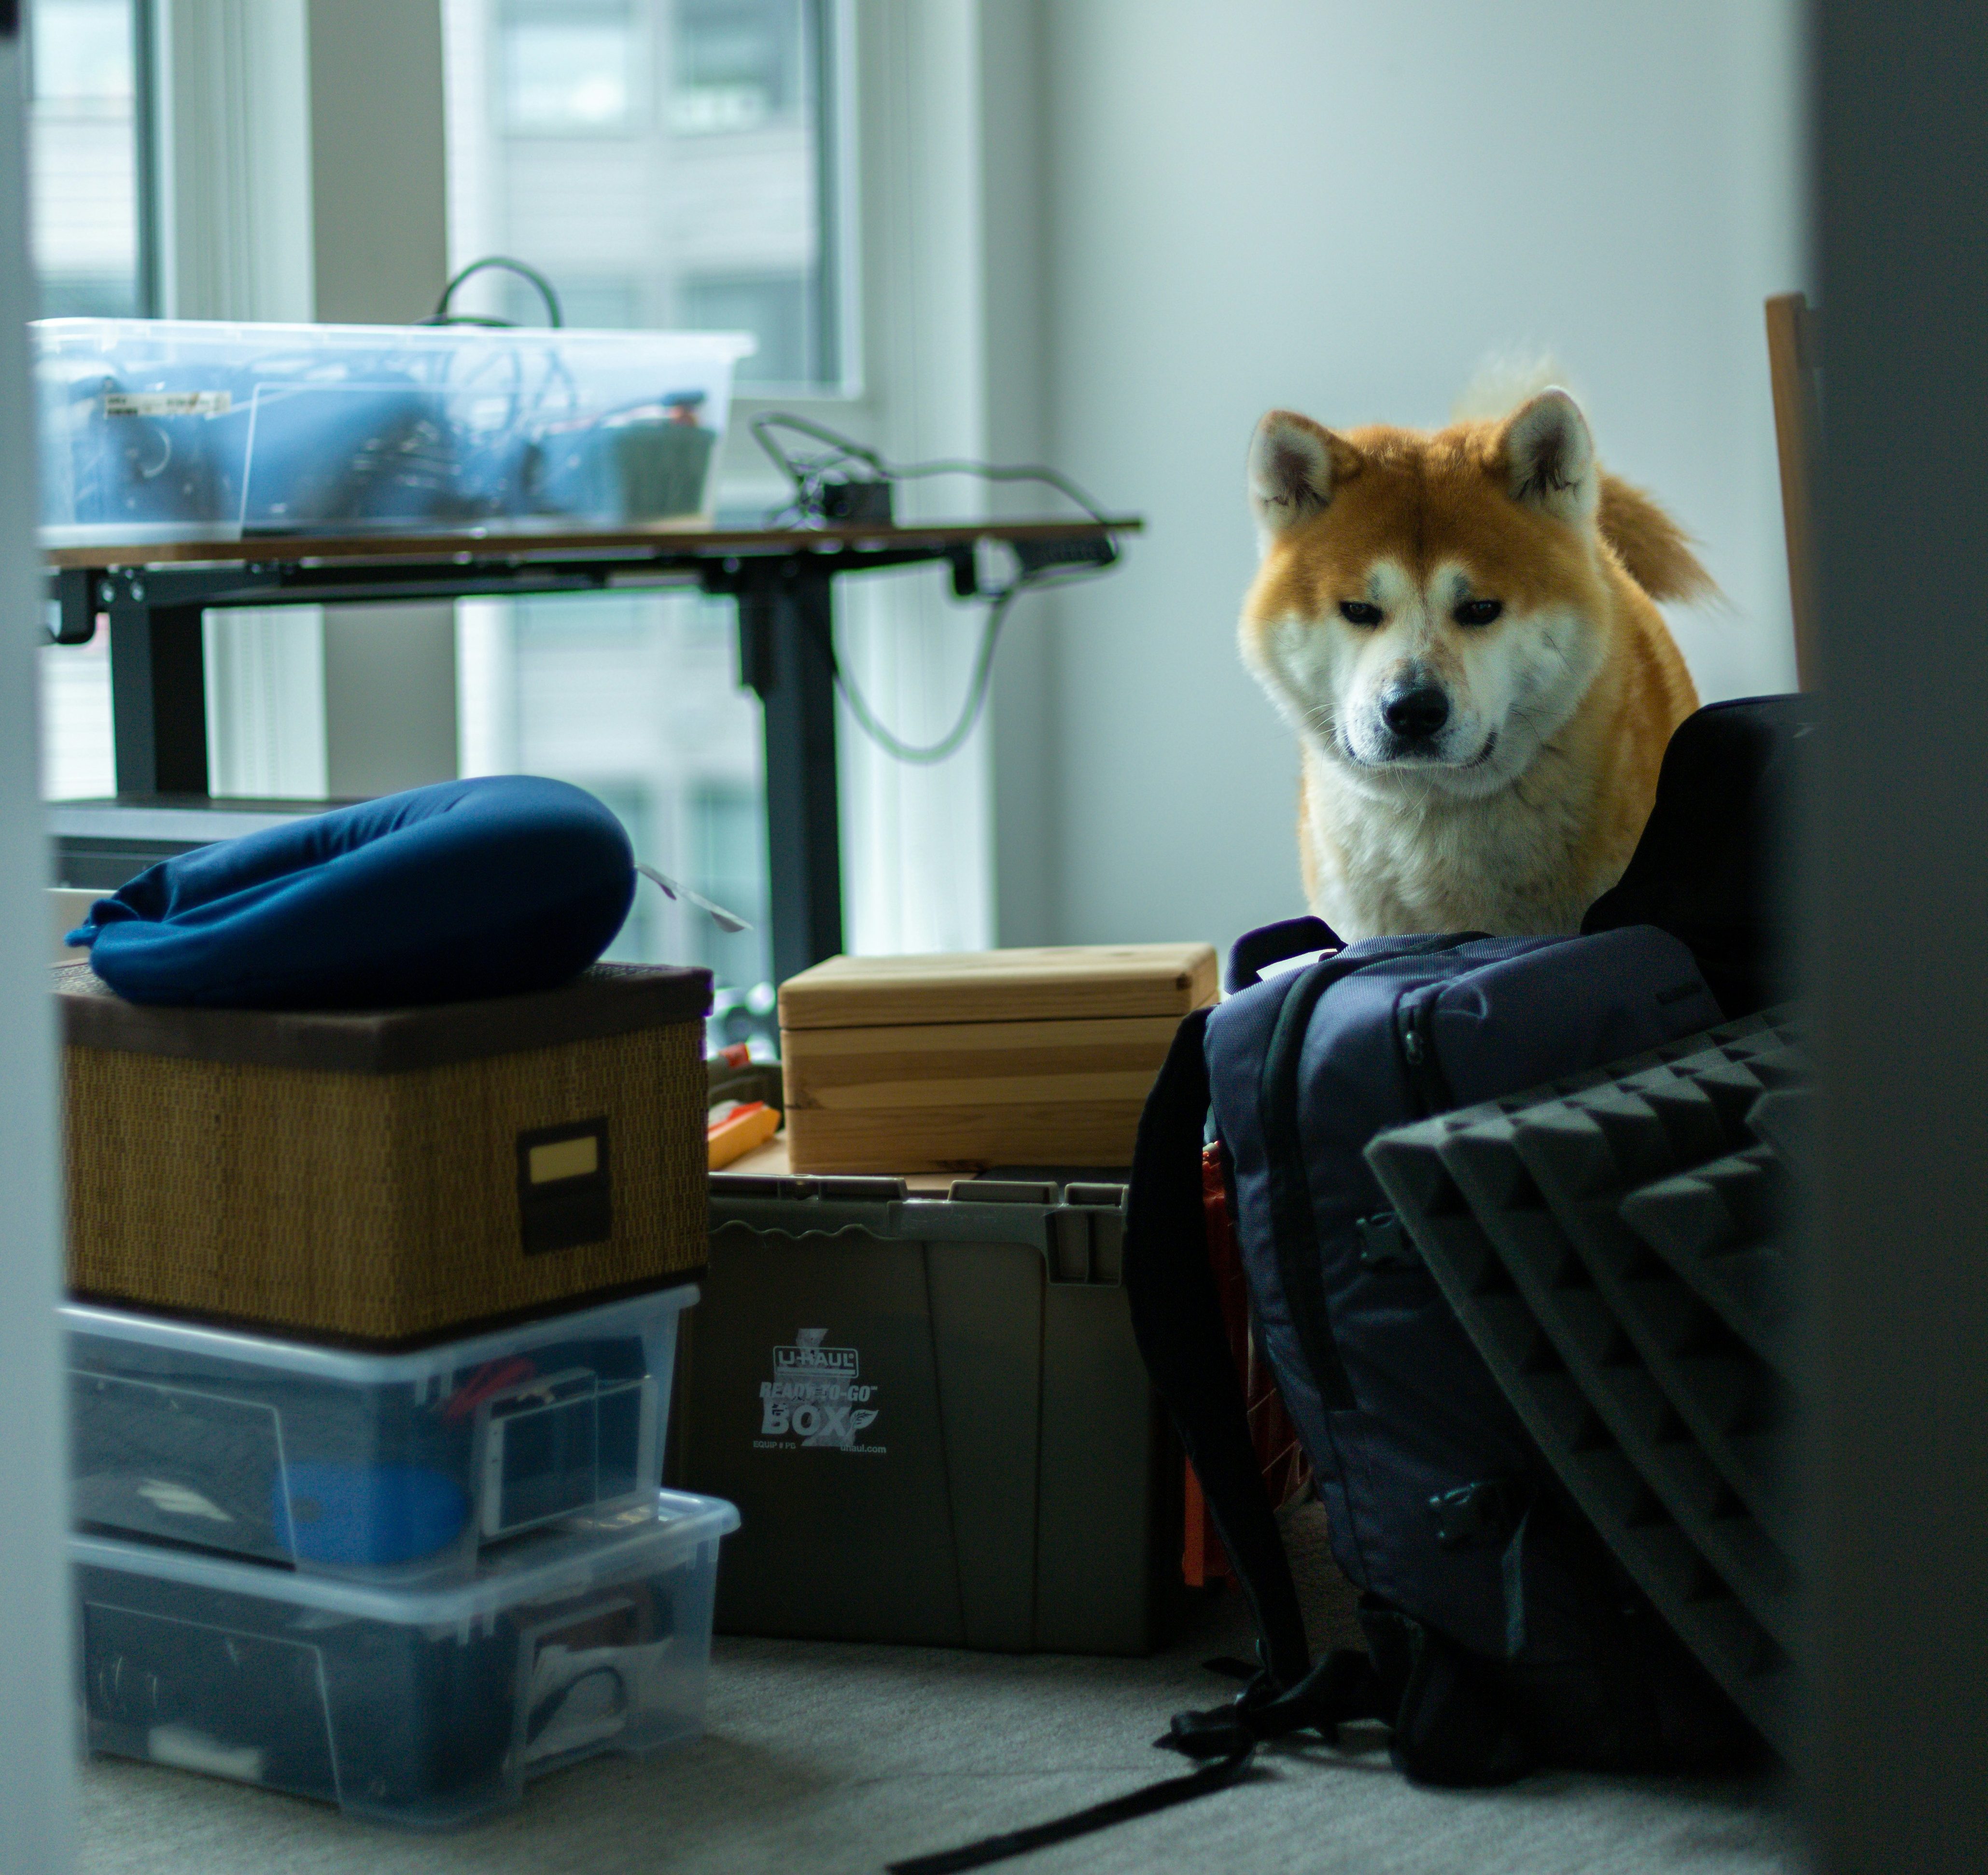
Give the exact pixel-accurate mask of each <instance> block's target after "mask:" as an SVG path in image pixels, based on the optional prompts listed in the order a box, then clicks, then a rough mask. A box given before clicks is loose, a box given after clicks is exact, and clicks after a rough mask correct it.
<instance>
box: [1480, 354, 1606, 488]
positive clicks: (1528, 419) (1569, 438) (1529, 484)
mask: <svg viewBox="0 0 1988 1875" xmlns="http://www.w3.org/2000/svg"><path fill="white" fill-rule="evenodd" d="M1498 443H1499V450H1500V451H1501V453H1502V454H1503V458H1504V464H1505V473H1506V477H1507V478H1508V480H1507V485H1508V487H1509V488H1510V490H1511V495H1512V499H1513V501H1515V502H1520V503H1522V504H1523V505H1525V506H1526V507H1528V508H1539V509H1540V510H1541V511H1542V512H1544V513H1546V514H1550V515H1554V516H1555V517H1556V518H1557V519H1560V520H1562V521H1568V522H1581V521H1587V520H1591V519H1593V518H1594V511H1595V508H1596V505H1597V503H1598V502H1599V501H1600V499H1601V471H1599V470H1598V469H1597V468H1596V467H1595V463H1594V437H1592V436H1591V435H1590V434H1588V431H1587V418H1586V417H1584V416H1582V415H1581V406H1580V405H1579V404H1577V403H1575V402H1574V400H1573V398H1571V397H1569V396H1568V395H1567V393H1566V392H1565V391H1564V390H1560V388H1559V387H1557V386H1555V387H1553V388H1551V389H1550V390H1543V391H1541V392H1540V394H1539V395H1538V396H1537V397H1534V398H1533V399H1532V400H1530V402H1527V403H1525V404H1520V407H1518V408H1517V409H1516V410H1514V411H1513V413H1512V414H1511V415H1510V417H1507V418H1506V421H1505V427H1504V428H1503V430H1502V431H1500V432H1499V437H1498Z"/></svg>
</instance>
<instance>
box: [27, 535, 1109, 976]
mask: <svg viewBox="0 0 1988 1875" xmlns="http://www.w3.org/2000/svg"><path fill="white" fill-rule="evenodd" d="M1140 526H1141V523H1140V522H1138V521H1136V520H1132V519H1111V520H1108V521H1106V522H1101V523H1100V522H1096V521H1091V520H1084V521H1001V522H992V521H990V522H960V523H947V524H942V525H932V526H927V527H917V526H914V527H878V526H874V525H867V526H863V527H831V528H823V529H806V530H802V529H711V528H696V529H679V528H670V527H668V526H664V527H652V528H646V529H631V530H630V531H627V532H583V533H581V532H576V533H542V532H520V533H513V534H503V533H496V532H483V533H467V534H465V533H453V534H438V535H377V534H374V535H326V536H323V537H305V536H299V537H296V538H276V537H263V538H259V539H250V540H243V541H239V542H212V541H198V542H144V543H137V544H134V545H131V546H86V547H63V548H56V549H49V551H48V552H46V555H45V556H44V557H45V559H46V562H47V564H48V566H49V569H50V579H51V583H52V588H53V593H54V596H55V598H56V601H57V602H58V608H59V622H58V623H57V624H56V627H55V628H54V631H53V634H52V635H53V637H54V639H55V641H56V643H57V644H86V643H87V642H89V640H90V639H91V638H92V637H93V636H94V635H95V633H96V630H97V621H98V620H99V619H100V617H101V618H103V619H104V620H107V623H108V629H109V632H110V696H111V716H112V729H113V744H114V749H115V759H116V772H117V802H118V805H119V806H120V807H126V808H168V807H170V808H181V809H184V808H188V807H198V806H204V805H205V804H206V802H207V800H208V747H207V684H206V671H205V660H204V654H203V651H202V645H201V623H200V621H201V613H203V612H204V611H206V610H209V609H211V608H215V607H220V606H285V605H339V606H349V605H355V604H364V603H367V602H369V601H370V602H377V603H387V602H394V603H407V602H408V601H410V600H445V599H465V598H472V597H492V596H495V597H511V598H525V597H532V596H540V595H544V594H548V593H594V592H607V591H627V590H641V588H644V587H652V586H682V585H695V586H699V587H701V588H702V590H704V591H705V592H707V593H726V594H729V595H731V596H733V597H735V599H736V600H737V601H738V606H739V671H740V676H741V678H742V681H743V682H745V683H746V684H749V685H750V686H751V687H752V689H753V690H755V691H757V692H758V693H759V699H760V701H761V703H762V705H763V706H764V712H765V733H766V823H767V856H768V873H767V885H768V894H769V907H770V912H771V923H772V927H773V929H772V932H771V939H772V945H771V948H772V951H773V978H774V981H776V982H783V981H786V978H789V977H790V976H792V975H793V974H794V973H795V972H796V971H800V970H803V969H806V968H807V966H808V965H810V964H814V963H819V962H820V961H821V960H822V959H823V958H826V957H832V956H833V955H834V954H836V953H837V952H838V951H840V950H841V948H842V843H841V833H840V822H839V801H838V798H837V778H836V760H835V674H834V666H833V650H832V645H833V640H832V637H831V628H832V626H833V617H834V610H833V608H834V600H833V590H834V583H835V581H836V580H837V579H838V578H839V577H840V576H842V575H844V574H845V573H868V572H874V571H877V570H879V569H883V568H886V567H893V566H918V565H921V564H925V563H931V562H947V563H949V564H950V565H951V566H952V581H953V590H954V591H955V593H958V594H959V595H960V596H962V597H965V596H969V595H970V594H972V593H973V592H974V590H975V587H976V585H977V578H976V575H975V549H976V548H977V547H978V546H979V544H980V543H981V542H983V541H1000V542H1009V543H1011V544H1013V543H1033V545H1034V546H1036V549H1037V551H1038V552H1039V554H1042V555H1046V556H1051V557H1053V556H1054V552H1055V549H1057V547H1058V546H1067V548H1068V549H1071V550H1072V552H1073V557H1075V556H1076V554H1077V552H1080V550H1081V549H1082V548H1083V547H1084V546H1087V545H1088V546H1095V544H1096V542H1097V541H1098V539H1100V536H1111V535H1121V534H1128V533H1134V532H1138V529H1139V528H1140Z"/></svg>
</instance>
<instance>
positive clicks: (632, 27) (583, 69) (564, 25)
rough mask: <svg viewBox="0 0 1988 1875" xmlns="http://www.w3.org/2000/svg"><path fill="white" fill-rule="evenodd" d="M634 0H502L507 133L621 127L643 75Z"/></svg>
mask: <svg viewBox="0 0 1988 1875" xmlns="http://www.w3.org/2000/svg"><path fill="white" fill-rule="evenodd" d="M646 36H647V35H645V34H644V32H642V31H641V26H640V22H638V20H637V17H636V13H635V10H634V0H504V5H503V11H502V19H501V25H500V27H499V59H500V61H501V63H502V74H503V76H502V100H503V121H504V125H505V129H506V130H509V131H511V132H513V133H527V134H529V133H540V134H545V133H551V134H554V135H566V136H573V135H585V134H588V133H602V132H607V133H614V132H624V133H625V132H627V130H631V128H632V127H634V124H635V123H636V122H637V117H638V115H639V113H640V112H641V106H642V104H643V102H644V100H643V97H642V92H643V89H644V83H643V80H644V76H645V73H644V61H643V59H642V56H641V55H642V52H643V51H644V48H645V45H646Z"/></svg>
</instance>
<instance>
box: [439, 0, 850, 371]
mask: <svg viewBox="0 0 1988 1875" xmlns="http://www.w3.org/2000/svg"><path fill="white" fill-rule="evenodd" d="M831 12H833V5H832V0H445V15H444V19H445V33H446V38H445V45H446V47H447V56H448V71H447V84H448V153H449V171H450V182H449V190H450V198H449V240H450V245H451V248H452V249H453V255H452V258H454V259H455V262H456V264H457V265H462V264H463V263H464V262H468V261H471V260H474V259H476V258H478V257H480V256H482V255H486V254H509V255H516V257H517V258H519V260H522V261H526V262H530V263H531V264H532V265H533V266H535V267H537V268H538V269H540V270H541V271H542V272H544V273H545V274H546V275H547V276H548V277H549V279H551V281H552V282H553V285H554V286H555V287H556V288H557V289H558V290H559V292H560V298H561V299H562V301H563V302H564V306H565V310H566V321H567V323H568V324H570V325H574V326H579V325H601V326H681V325H695V326H704V327H705V328H707V329H712V328H718V329H728V330H736V329H740V328H743V329H745V330H747V331H749V332H752V333H754V334H756V336H757V337H758V339H759V356H758V357H756V359H753V360H749V361H748V362H747V364H746V367H745V370H744V372H743V373H742V377H744V378H745V380H746V381H748V382H749V383H756V384H779V385H780V386H781V387H783V388H784V389H806V388H810V387H813V388H816V389H830V388H837V387H840V383H841V382H842V380H843V378H844V375H845V373H844V369H843V361H842V359H841V356H840V350H839V348H838V343H837V330H838V322H837V319H835V318H834V317H833V304H834V294H835V290H836V287H835V280H834V273H835V269H834V266H833V258H834V255H835V251H836V244H835V241H834V238H833V230H832V229H830V228H829V227H827V222H828V221H829V219H830V215H831V214H832V203H833V195H834V190H833V177H832V175H831V174H830V173H829V172H830V165H829V164H828V163H827V161H826V160H825V159H824V155H823V152H824V151H825V150H827V149H828V147H830V140H829V138H828V135H827V132H828V130H829V126H828V124H827V120H826V112H825V109H824V106H823V98H824V96H828V95H830V93H831V92H832V87H831V86H828V85H827V83H825V82H824V73H826V71H827V62H828V58H829V55H830V52H831V51H832V49H833V48H832V47H831V46H830V45H829V44H828V43H827V42H826V41H825V39H824V37H823V20H824V19H825V18H826V17H827V16H828V15H829V14H830V13H831ZM458 303H459V305H460V306H462V309H464V310H465V311H469V312H479V313H495V314H496V315H498V316H501V317H505V318H516V317H524V318H528V319H531V320H532V321H534V322H535V323H536V321H537V320H538V319H539V318H541V317H542V316H543V315H542V314H541V313H540V312H539V309H538V307H537V305H536V301H534V300H533V299H531V298H530V297H529V295H528V293H526V292H524V291H521V289H519V286H518V285H507V284H505V281H504V279H503V277H502V275H496V274H492V275H488V276H479V277H478V279H476V280H474V281H472V282H470V283H469V285H468V287H466V288H465V290H464V292H463V293H462V296H461V299H460V300H459V302H458Z"/></svg>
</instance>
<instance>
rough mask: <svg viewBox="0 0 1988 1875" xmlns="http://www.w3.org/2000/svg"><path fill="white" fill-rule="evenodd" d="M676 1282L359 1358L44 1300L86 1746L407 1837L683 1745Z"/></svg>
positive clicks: (683, 1522)
mask: <svg viewBox="0 0 1988 1875" xmlns="http://www.w3.org/2000/svg"><path fill="white" fill-rule="evenodd" d="M696 1296H697V1292H696V1290H695V1289H693V1288H690V1287H688V1286H683V1287H678V1288H676V1289H668V1290H664V1291H661V1292H658V1293H655V1294H652V1295H648V1296H637V1297H634V1298H632V1299H627V1300H624V1301H618V1302H610V1303H607V1304H605V1305H603V1306H594V1307H588V1308H583V1309H577V1310H574V1311H572V1312H567V1313H566V1314H563V1315H560V1316H551V1317H548V1318H546V1319H542V1320H539V1321H535V1322H532V1323H528V1324H526V1325H525V1326H519V1327H516V1328H512V1329H505V1330H502V1331H500V1332H497V1333H488V1334H482V1335H479V1336H475V1337H474V1338H472V1339H468V1340H462V1341H458V1342H455V1343H449V1344H447V1345H443V1346H434V1347H428V1348H424V1349H420V1350H414V1351H411V1352H404V1353H358V1352H353V1351H350V1350H345V1349H338V1348H329V1347H322V1346H313V1345H310V1344H308V1343H296V1342H289V1341H283V1340H276V1339H273V1338H270V1337H266V1336H258V1335H252V1334H248V1333H241V1332H238V1331H235V1330H233V1329H223V1328H219V1327H214V1326H205V1325H202V1324H198V1323H187V1322H181V1321H172V1320H167V1319H161V1318H157V1317H150V1316H138V1315H134V1314H127V1313H125V1312H121V1311H118V1310H114V1309H107V1308H103V1307H100V1306H90V1305H83V1304H74V1305H70V1306H66V1307H65V1308H64V1309H63V1311H62V1315H63V1325H64V1327H65V1328H66V1331H67V1336H68V1349H69V1380H70V1402H71V1421H72V1424H71V1437H72V1469H73V1490H74V1500H73V1502H74V1511H75V1516H76V1534H75V1535H73V1537H72V1539H71V1542H70V1559H71V1562H72V1563H73V1566H74V1574H75V1580H76V1603H77V1622H78V1632H77V1637H76V1641H77V1656H78V1659H79V1664H80V1667H81V1673H82V1694H83V1708H84V1712H85V1717H86V1724H87V1729H88V1737H89V1742H90V1746H91V1748H92V1749H93V1750H96V1751H100V1752H110V1753H114V1754H117V1755H122V1756H127V1757H136V1758H150V1759H152V1760H154V1761H156V1762H161V1763H166V1764H172V1765H181V1766H184V1767H186V1768H188V1769H194V1770H199V1771H204V1772H209V1773H211V1774H215V1775H221V1776H226V1777H232V1778H237V1779H242V1780H244V1781H245V1782H251V1783H257V1784H262V1785H268V1786H269V1787H270V1788H272V1789H279V1790H285V1791H289V1792H295V1793H296V1794H298V1795H300V1796H309V1797H316V1798H320V1799H325V1800H326V1801H329V1802H334V1803H336V1804H338V1805H339V1806H340V1807H341V1808H343V1809H346V1810H347V1811H348V1812H352V1813H353V1814H355V1815H363V1816H367V1817H369V1818H371V1819H376V1820H378V1821H382V1822H387V1823H397V1824H401V1825H404V1826H412V1827H417V1828H432V1827H443V1826H449V1825H452V1824H455V1823H461V1822H465V1821H467V1820H468V1819H472V1818H473V1817H475V1816H481V1815H482V1814H484V1813H485V1812H489V1810H492V1809H496V1808H499V1807H501V1806H503V1805H505V1804H506V1803H509V1802H515V1801H516V1800H517V1799H518V1798H519V1796H520V1795H521V1793H522V1789H523V1787H524V1784H525V1782H526V1780H527V1779H529V1778H531V1777H533V1776H535V1775H538V1774H539V1773H540V1772H545V1771H549V1770H552V1769H556V1768H558V1767H559V1766H560V1765H565V1764H568V1763H570V1762H573V1761H574V1760H576V1758H582V1757H585V1756H589V1755H593V1753H595V1752H603V1751H621V1752H647V1751H651V1750H653V1749H654V1748H656V1747H658V1746H660V1745H664V1744H667V1743H669V1742H671V1741H673V1740H675V1739H678V1738H683V1737H685V1736H688V1735H692V1734H694V1733H695V1731H697V1730H698V1726H699V1725H700V1723H701V1721H702V1711H703V1704H704V1687H705V1674H706V1670H707V1667H708V1662H709V1657H710V1645H711V1627H712V1596H713V1593H714V1590H715V1584H716V1580H717V1568H718V1539H720V1538H721V1537H722V1535H725V1532H728V1531H729V1530H731V1529H735V1527H736V1526H737V1524H738V1515H737V1513H736V1512H735V1511H734V1510H733V1509H732V1506H731V1505H729V1504H726V1503H724V1502H722V1501H720V1500H718V1499H716V1498H698V1497H691V1496H688V1495H684V1494H681V1493H678V1492H664V1491H661V1490H659V1489H658V1485H657V1479H658V1475H659V1474H660V1471H661V1449H662V1441H663V1437H664V1431H665V1425H666V1416H667V1413H668V1401H669V1398H670V1390H671V1377H672V1372H673V1369H674V1361H675V1350H676V1339H677V1326H678V1316H680V1314H681V1312H682V1310H683V1309H685V1307H686V1306H688V1305H689V1304H690V1303H691V1302H694V1301H695V1299H696Z"/></svg>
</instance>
